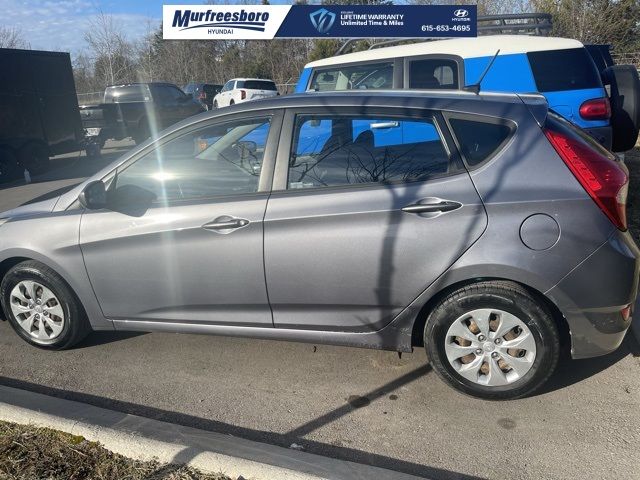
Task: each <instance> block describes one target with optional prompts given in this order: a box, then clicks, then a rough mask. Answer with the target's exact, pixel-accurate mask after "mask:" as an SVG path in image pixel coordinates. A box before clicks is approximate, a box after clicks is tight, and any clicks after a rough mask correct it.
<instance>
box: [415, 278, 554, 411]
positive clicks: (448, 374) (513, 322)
mask: <svg viewBox="0 0 640 480" xmlns="http://www.w3.org/2000/svg"><path fill="white" fill-rule="evenodd" d="M424 343H425V348H426V350H427V355H428V357H429V360H430V362H431V364H432V366H433V368H434V370H435V371H436V373H437V374H438V375H439V376H440V377H441V378H443V379H444V380H445V381H446V382H447V383H448V384H449V385H451V386H452V387H454V388H456V389H458V390H460V391H462V392H464V393H466V394H468V395H472V396H475V397H480V398H485V399H490V400H506V399H513V398H519V397H523V396H526V395H529V394H531V393H532V392H533V391H535V390H536V389H537V388H539V387H540V386H541V385H542V384H543V383H544V382H545V381H546V380H547V379H548V378H549V376H550V375H551V373H552V372H553V370H554V368H555V366H556V364H557V362H558V357H559V350H560V347H559V336H558V329H557V327H556V324H555V322H554V319H553V317H552V315H551V313H550V312H549V311H548V308H547V307H546V306H545V305H543V304H542V303H541V302H540V301H538V300H537V299H536V298H534V297H533V296H532V295H531V294H530V293H529V292H528V291H527V290H526V289H524V288H523V287H521V286H520V285H518V284H515V283H511V282H502V281H489V282H480V283H476V284H472V285H468V286H465V287H463V288H460V289H458V290H456V291H454V292H452V293H451V294H449V295H448V296H447V297H445V298H444V299H443V300H442V301H441V302H440V303H439V304H438V305H437V306H436V307H435V308H434V310H432V312H431V314H430V315H429V317H428V318H427V322H426V325H425V331H424Z"/></svg>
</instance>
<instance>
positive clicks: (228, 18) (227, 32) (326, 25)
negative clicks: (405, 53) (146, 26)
mask: <svg viewBox="0 0 640 480" xmlns="http://www.w3.org/2000/svg"><path fill="white" fill-rule="evenodd" d="M162 35H163V38H165V39H168V40H194V39H201V40H271V39H273V38H418V37H424V38H429V37H475V36H476V35H477V11H476V6H475V5H164V6H163V24H162Z"/></svg>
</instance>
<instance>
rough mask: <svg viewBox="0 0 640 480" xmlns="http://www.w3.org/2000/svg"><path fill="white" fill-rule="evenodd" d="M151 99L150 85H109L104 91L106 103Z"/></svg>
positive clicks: (146, 100)
mask: <svg viewBox="0 0 640 480" xmlns="http://www.w3.org/2000/svg"><path fill="white" fill-rule="evenodd" d="M150 100H151V93H150V92H149V86H148V85H127V86H125V87H107V89H106V90H105V91H104V103H124V102H149V101H150Z"/></svg>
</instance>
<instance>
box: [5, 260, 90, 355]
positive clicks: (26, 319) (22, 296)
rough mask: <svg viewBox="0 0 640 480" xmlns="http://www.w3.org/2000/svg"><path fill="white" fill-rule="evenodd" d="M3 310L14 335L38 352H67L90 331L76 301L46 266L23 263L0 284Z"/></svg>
mask: <svg viewBox="0 0 640 480" xmlns="http://www.w3.org/2000/svg"><path fill="white" fill-rule="evenodd" d="M0 294H1V295H2V307H3V310H4V312H5V315H6V316H7V318H8V320H9V323H10V324H11V326H12V327H13V329H14V330H15V332H16V333H17V334H18V335H19V336H20V337H21V338H22V339H24V340H25V341H27V342H28V343H30V344H32V345H35V346H37V347H40V348H47V349H53V350H62V349H65V348H69V347H71V346H73V345H75V344H76V343H78V342H79V341H80V340H82V339H83V338H84V337H85V336H86V335H87V333H89V332H90V331H91V328H90V326H89V322H88V320H87V318H86V315H85V313H84V310H83V309H82V307H81V306H80V303H79V301H78V300H77V298H76V296H75V295H74V294H73V292H72V291H71V289H70V288H69V286H68V285H67V284H66V282H65V281H64V280H63V279H62V278H61V277H60V276H59V275H58V274H57V273H56V272H54V271H53V270H51V269H50V268H48V267H47V266H45V265H43V264H41V263H39V262H35V261H31V260H29V261H26V262H22V263H19V264H18V265H16V266H14V267H13V268H12V269H11V270H9V272H8V273H7V274H6V275H5V277H4V279H3V280H2V283H1V284H0Z"/></svg>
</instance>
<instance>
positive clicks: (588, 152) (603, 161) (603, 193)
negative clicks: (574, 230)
mask: <svg viewBox="0 0 640 480" xmlns="http://www.w3.org/2000/svg"><path fill="white" fill-rule="evenodd" d="M544 133H545V135H546V136H547V138H548V139H549V141H550V142H551V145H553V147H554V148H555V150H556V151H557V152H558V155H560V158H562V160H564V163H566V164H567V167H569V170H571V172H572V173H573V175H574V176H575V177H576V178H577V179H578V181H579V182H580V184H581V185H582V186H583V187H584V189H585V190H586V191H587V193H588V194H589V196H590V197H591V198H592V199H593V200H594V201H595V202H596V204H597V205H598V206H599V207H600V209H601V210H602V211H603V212H604V213H605V214H606V215H607V217H609V219H610V220H611V221H612V222H613V224H614V225H615V226H616V227H618V228H619V229H620V230H626V229H627V213H626V203H627V190H628V186H629V177H628V176H627V172H625V171H624V170H623V168H622V167H620V166H619V165H618V163H616V162H615V161H614V160H611V159H610V158H608V157H606V156H605V155H604V154H603V153H601V152H598V151H597V150H595V149H594V148H593V147H591V146H590V145H589V144H588V143H587V142H586V141H583V140H582V139H580V138H579V137H573V136H572V135H570V134H565V133H563V132H559V131H556V130H553V129H548V128H545V129H544Z"/></svg>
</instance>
